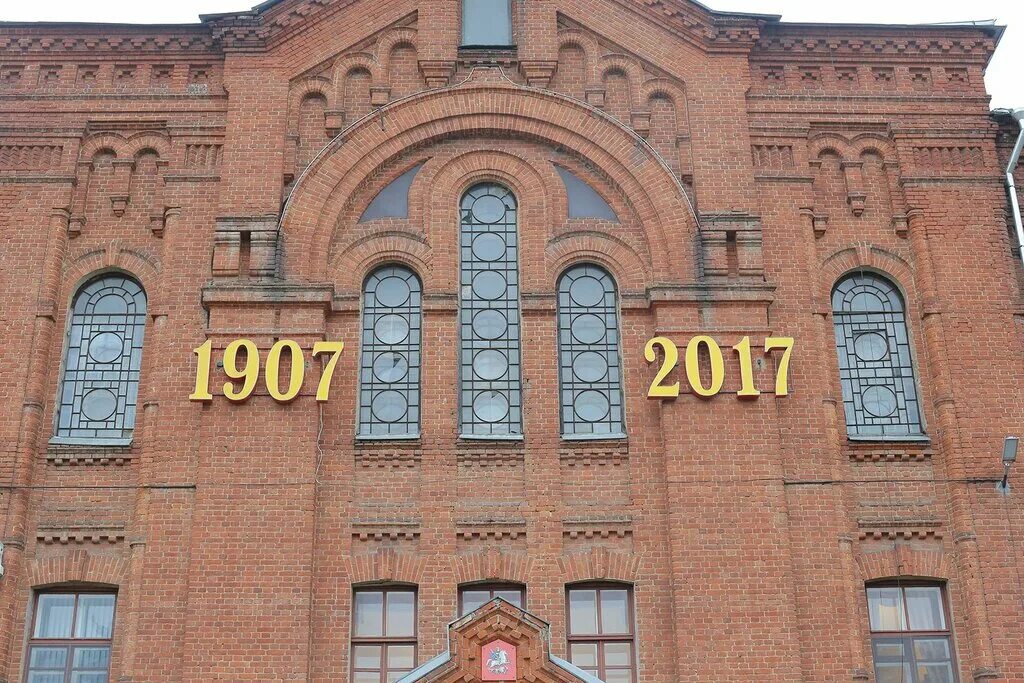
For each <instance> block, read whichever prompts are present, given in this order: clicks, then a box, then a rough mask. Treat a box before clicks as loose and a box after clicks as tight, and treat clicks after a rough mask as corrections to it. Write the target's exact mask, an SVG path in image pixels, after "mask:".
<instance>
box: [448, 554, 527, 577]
mask: <svg viewBox="0 0 1024 683" xmlns="http://www.w3.org/2000/svg"><path fill="white" fill-rule="evenodd" d="M451 563H452V574H453V575H454V576H455V581H456V583H458V584H464V583H473V582H477V581H509V582H513V583H521V584H524V585H525V584H527V583H529V581H530V567H531V566H532V564H533V560H532V559H531V558H530V557H529V556H528V555H526V554H525V553H515V552H509V551H504V550H499V549H498V548H489V549H487V550H485V551H483V552H479V553H473V554H472V555H454V556H452V558H451Z"/></svg>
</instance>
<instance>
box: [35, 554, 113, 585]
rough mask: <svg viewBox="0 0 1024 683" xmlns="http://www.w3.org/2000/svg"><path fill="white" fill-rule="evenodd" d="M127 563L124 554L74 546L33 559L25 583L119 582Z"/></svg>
mask: <svg viewBox="0 0 1024 683" xmlns="http://www.w3.org/2000/svg"><path fill="white" fill-rule="evenodd" d="M128 564H129V563H128V560H127V559H126V558H122V557H110V556H107V555H93V554H91V553H89V552H88V551H86V550H75V551H73V552H70V553H68V554H66V555H61V556H58V557H50V558H47V559H45V560H40V559H38V558H36V559H33V560H32V561H31V562H29V565H28V583H29V585H30V586H31V587H33V588H44V587H46V586H54V585H60V584H69V583H91V584H101V585H105V586H120V585H122V584H124V583H125V581H126V579H127V577H128V569H129V567H128Z"/></svg>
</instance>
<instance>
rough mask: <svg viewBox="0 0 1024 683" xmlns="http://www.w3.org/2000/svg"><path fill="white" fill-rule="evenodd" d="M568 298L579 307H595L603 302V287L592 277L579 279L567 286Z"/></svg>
mask: <svg viewBox="0 0 1024 683" xmlns="http://www.w3.org/2000/svg"><path fill="white" fill-rule="evenodd" d="M569 296H571V297H572V300H573V301H574V302H575V303H576V304H578V305H580V306H596V305H597V304H599V303H601V302H602V301H603V300H604V285H602V284H601V282H600V280H598V279H597V278H593V277H581V278H580V279H578V280H576V281H575V282H573V283H572V285H570V286H569Z"/></svg>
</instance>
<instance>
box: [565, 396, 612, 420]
mask: <svg viewBox="0 0 1024 683" xmlns="http://www.w3.org/2000/svg"><path fill="white" fill-rule="evenodd" d="M573 407H574V408H575V409H576V414H577V415H579V417H580V419H581V420H586V421H587V422H598V421H599V420H603V419H604V418H605V417H606V416H607V415H608V411H609V410H610V409H611V405H610V404H609V403H608V398H607V397H606V396H605V395H604V394H602V393H601V392H599V391H584V392H583V393H582V394H580V395H579V396H577V397H576V401H575V402H574V403H573Z"/></svg>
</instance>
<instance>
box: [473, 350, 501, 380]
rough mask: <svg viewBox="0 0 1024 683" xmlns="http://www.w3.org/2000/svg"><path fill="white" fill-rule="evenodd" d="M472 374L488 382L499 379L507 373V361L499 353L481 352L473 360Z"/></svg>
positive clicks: (491, 351)
mask: <svg viewBox="0 0 1024 683" xmlns="http://www.w3.org/2000/svg"><path fill="white" fill-rule="evenodd" d="M473 372H475V373H476V376H477V377H479V378H480V379H482V380H487V381H489V382H492V381H494V380H496V379H501V378H502V377H504V376H505V374H506V373H507V372H508V359H507V358H505V354H503V353H502V352H501V351H493V350H488V351H481V352H480V353H478V354H476V358H474V359H473Z"/></svg>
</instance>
